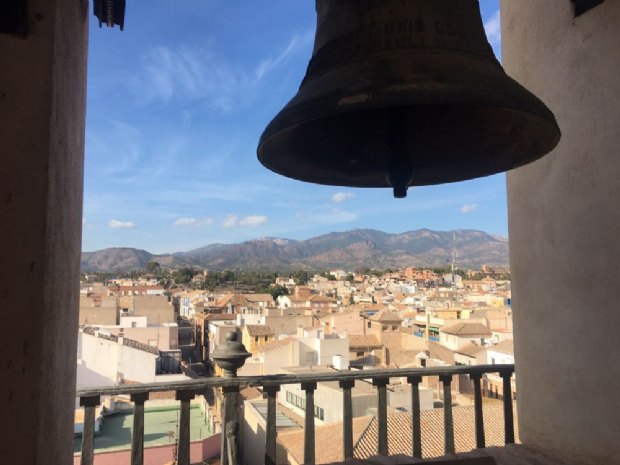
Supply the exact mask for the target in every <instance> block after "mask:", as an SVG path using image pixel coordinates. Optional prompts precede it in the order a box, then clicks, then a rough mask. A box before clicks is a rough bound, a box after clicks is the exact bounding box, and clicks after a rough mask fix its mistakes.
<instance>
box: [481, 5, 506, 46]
mask: <svg viewBox="0 0 620 465" xmlns="http://www.w3.org/2000/svg"><path fill="white" fill-rule="evenodd" d="M484 31H485V32H486V33H487V38H488V39H489V43H490V44H491V45H493V46H497V45H499V43H500V41H501V35H502V28H501V22H500V14H499V10H497V11H496V12H495V13H493V15H491V17H490V18H489V19H488V20H487V21H486V22H485V23H484Z"/></svg>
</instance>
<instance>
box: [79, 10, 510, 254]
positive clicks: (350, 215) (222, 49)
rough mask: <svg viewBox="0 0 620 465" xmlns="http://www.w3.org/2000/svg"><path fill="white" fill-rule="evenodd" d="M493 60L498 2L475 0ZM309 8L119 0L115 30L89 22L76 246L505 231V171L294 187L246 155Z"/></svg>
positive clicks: (300, 42) (162, 246)
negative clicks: (357, 185)
mask: <svg viewBox="0 0 620 465" xmlns="http://www.w3.org/2000/svg"><path fill="white" fill-rule="evenodd" d="M480 5H481V9H482V13H483V19H484V21H485V27H486V29H487V33H488V35H489V38H490V41H491V43H492V45H493V47H494V49H495V52H496V54H499V40H500V38H499V15H498V9H499V0H481V1H480ZM314 25H315V11H314V2H313V1H312V0H253V1H244V2H237V1H230V0H128V1H127V14H126V22H125V31H123V32H120V30H119V29H118V28H114V29H107V28H105V27H104V28H103V29H99V27H98V24H97V20H96V18H94V17H91V25H90V27H91V29H90V44H89V64H88V98H87V120H86V166H85V186H84V219H83V246H82V249H83V250H85V251H91V250H98V249H103V248H106V247H112V246H118V247H136V248H141V249H146V250H148V251H150V252H153V253H165V252H176V251H183V250H189V249H192V248H196V247H200V246H203V245H207V244H210V243H215V242H224V243H230V242H240V241H244V240H249V239H255V238H258V237H265V236H276V237H286V238H290V239H305V238H308V237H312V236H315V235H318V234H322V233H327V232H330V231H342V230H347V229H352V228H375V229H380V230H383V231H387V232H403V231H408V230H413V229H419V228H431V229H437V230H449V229H465V228H471V229H481V230H485V231H488V232H490V233H495V234H502V235H506V234H507V214H506V189H505V176H504V175H503V174H502V175H496V176H490V177H487V178H482V179H478V180H473V181H467V182H462V183H456V184H448V185H441V186H432V187H421V188H415V189H411V190H410V192H409V195H408V197H407V198H406V199H394V198H393V196H392V192H391V190H390V189H352V188H342V187H329V186H319V185H314V184H307V183H301V182H299V181H293V180H290V179H288V178H285V177H282V176H279V175H276V174H274V173H272V172H270V171H268V170H267V169H265V168H263V167H262V165H261V164H260V163H259V162H258V160H257V159H256V146H257V142H258V139H259V137H260V134H261V133H262V131H263V129H264V128H265V126H266V125H267V123H268V122H269V121H270V120H271V118H272V117H273V116H275V114H276V113H277V112H278V111H279V110H280V109H281V108H282V107H283V106H284V104H286V102H287V101H288V100H289V99H290V98H291V97H292V96H293V95H294V94H295V93H296V91H297V88H298V87H299V83H300V82H301V79H302V77H303V76H304V73H305V70H306V66H307V64H308V59H309V58H310V55H311V51H312V44H313V39H314Z"/></svg>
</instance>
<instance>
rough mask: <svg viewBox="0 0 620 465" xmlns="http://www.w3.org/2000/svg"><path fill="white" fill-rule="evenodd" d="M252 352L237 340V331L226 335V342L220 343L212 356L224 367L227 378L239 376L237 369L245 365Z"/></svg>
mask: <svg viewBox="0 0 620 465" xmlns="http://www.w3.org/2000/svg"><path fill="white" fill-rule="evenodd" d="M251 356H252V354H251V353H250V352H248V351H247V350H245V346H244V345H243V344H242V343H241V342H239V341H238V340H237V331H231V332H229V333H228V334H227V335H226V342H224V343H222V344H220V345H219V346H218V347H217V349H215V351H214V352H213V355H211V357H212V358H213V360H215V363H217V365H218V366H219V367H220V368H221V369H222V371H223V375H224V377H225V378H234V377H235V376H237V370H238V369H239V368H241V367H242V366H243V364H244V363H245V360H246V359H247V358H248V357H251Z"/></svg>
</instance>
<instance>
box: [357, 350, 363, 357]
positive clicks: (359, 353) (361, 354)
mask: <svg viewBox="0 0 620 465" xmlns="http://www.w3.org/2000/svg"><path fill="white" fill-rule="evenodd" d="M355 355H357V356H358V357H363V356H364V351H358V352H357V353H356V354H355Z"/></svg>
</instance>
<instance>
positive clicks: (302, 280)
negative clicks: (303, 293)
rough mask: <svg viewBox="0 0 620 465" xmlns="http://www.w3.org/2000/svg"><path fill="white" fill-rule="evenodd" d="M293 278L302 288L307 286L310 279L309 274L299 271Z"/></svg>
mask: <svg viewBox="0 0 620 465" xmlns="http://www.w3.org/2000/svg"><path fill="white" fill-rule="evenodd" d="M291 278H293V279H294V280H295V282H296V283H297V284H299V285H300V286H303V285H305V284H308V280H309V279H310V278H309V276H308V272H307V271H305V270H297V271H295V272H294V273H293V274H292V276H291Z"/></svg>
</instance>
